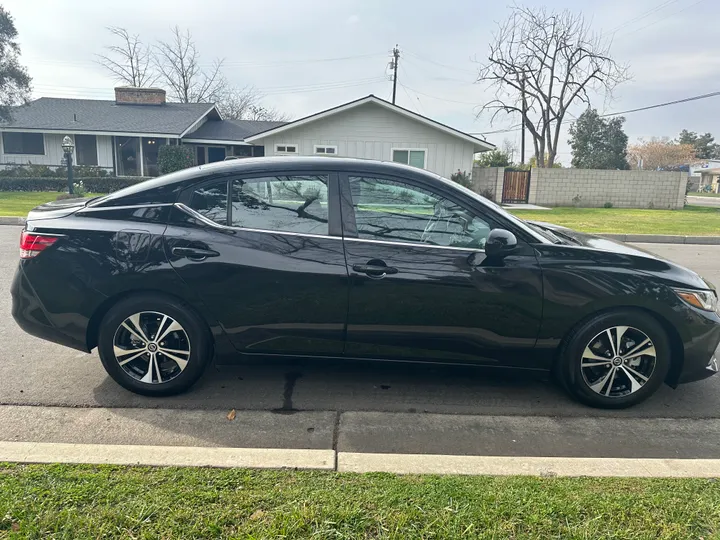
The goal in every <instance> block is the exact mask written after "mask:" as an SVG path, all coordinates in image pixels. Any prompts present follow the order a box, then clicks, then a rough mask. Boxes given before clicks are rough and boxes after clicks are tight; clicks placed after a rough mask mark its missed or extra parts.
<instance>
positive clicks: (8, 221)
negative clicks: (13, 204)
mask: <svg viewBox="0 0 720 540" xmlns="http://www.w3.org/2000/svg"><path fill="white" fill-rule="evenodd" d="M0 225H25V218H24V217H16V216H0Z"/></svg>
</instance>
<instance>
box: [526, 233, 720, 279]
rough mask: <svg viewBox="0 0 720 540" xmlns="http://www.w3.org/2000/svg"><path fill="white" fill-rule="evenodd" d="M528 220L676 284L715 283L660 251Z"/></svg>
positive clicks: (571, 242)
mask: <svg viewBox="0 0 720 540" xmlns="http://www.w3.org/2000/svg"><path fill="white" fill-rule="evenodd" d="M528 223H530V224H532V225H534V226H536V227H540V228H541V229H545V230H547V231H550V232H552V233H554V234H555V235H557V236H558V237H559V238H560V239H561V240H567V241H568V243H569V245H575V246H581V247H585V248H591V249H597V250H600V251H604V252H606V253H614V254H617V255H619V256H630V257H631V258H633V259H634V262H635V263H636V264H635V265H634V268H635V269H636V270H639V271H642V272H645V273H647V274H653V275H656V276H658V277H661V278H663V279H668V280H670V281H673V282H675V283H676V284H677V285H680V286H686V287H690V288H695V289H712V290H715V286H714V285H713V284H712V283H710V282H709V281H708V280H706V279H704V278H702V276H700V275H699V274H698V273H697V272H694V271H693V270H690V269H689V268H685V267H684V266H681V265H679V264H677V263H674V262H673V261H670V260H668V259H666V258H664V257H661V256H660V255H657V254H655V253H652V252H650V251H646V250H644V249H641V248H638V247H636V246H632V245H630V244H626V243H625V242H620V241H619V240H611V239H610V238H604V237H602V236H595V235H593V234H588V233H583V232H579V231H576V230H574V229H568V228H567V227H562V226H560V225H554V224H552V223H545V222H542V221H528Z"/></svg>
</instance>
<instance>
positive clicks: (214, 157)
mask: <svg viewBox="0 0 720 540" xmlns="http://www.w3.org/2000/svg"><path fill="white" fill-rule="evenodd" d="M207 155H208V157H207V162H208V163H215V162H216V161H222V160H224V159H225V147H224V146H208V149H207Z"/></svg>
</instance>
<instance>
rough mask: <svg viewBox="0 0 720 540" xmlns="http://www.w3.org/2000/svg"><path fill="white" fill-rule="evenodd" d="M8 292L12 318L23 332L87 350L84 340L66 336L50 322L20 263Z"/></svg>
mask: <svg viewBox="0 0 720 540" xmlns="http://www.w3.org/2000/svg"><path fill="white" fill-rule="evenodd" d="M10 294H11V295H12V316H13V319H15V322H17V323H18V325H19V326H20V328H22V329H23V330H24V331H25V332H27V333H28V334H30V335H32V336H35V337H39V338H41V339H45V340H47V341H52V342H53V343H58V344H60V345H64V346H66V347H72V348H73V349H77V350H80V351H84V352H89V351H88V348H87V345H86V344H85V343H84V342H82V341H78V340H76V339H74V338H72V337H71V336H68V335H67V334H65V333H64V332H62V331H60V330H59V329H58V328H56V327H55V326H54V325H53V324H52V323H51V322H50V319H49V317H48V315H47V312H46V311H45V308H44V307H43V305H42V303H41V302H40V300H39V299H38V297H37V295H36V294H35V291H34V290H33V288H32V286H31V285H30V281H29V280H28V279H27V276H25V272H23V269H22V265H18V268H17V270H16V271H15V277H14V278H13V282H12V286H11V287H10Z"/></svg>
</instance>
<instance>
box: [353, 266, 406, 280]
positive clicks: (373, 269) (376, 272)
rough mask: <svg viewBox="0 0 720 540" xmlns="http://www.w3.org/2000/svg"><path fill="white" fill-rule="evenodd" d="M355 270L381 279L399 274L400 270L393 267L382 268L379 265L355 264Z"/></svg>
mask: <svg viewBox="0 0 720 540" xmlns="http://www.w3.org/2000/svg"><path fill="white" fill-rule="evenodd" d="M352 269H353V270H355V271H356V272H359V273H361V274H367V275H368V276H374V277H381V276H385V275H387V274H397V273H398V269H397V268H393V267H392V266H380V265H377V264H354V265H353V267H352Z"/></svg>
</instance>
